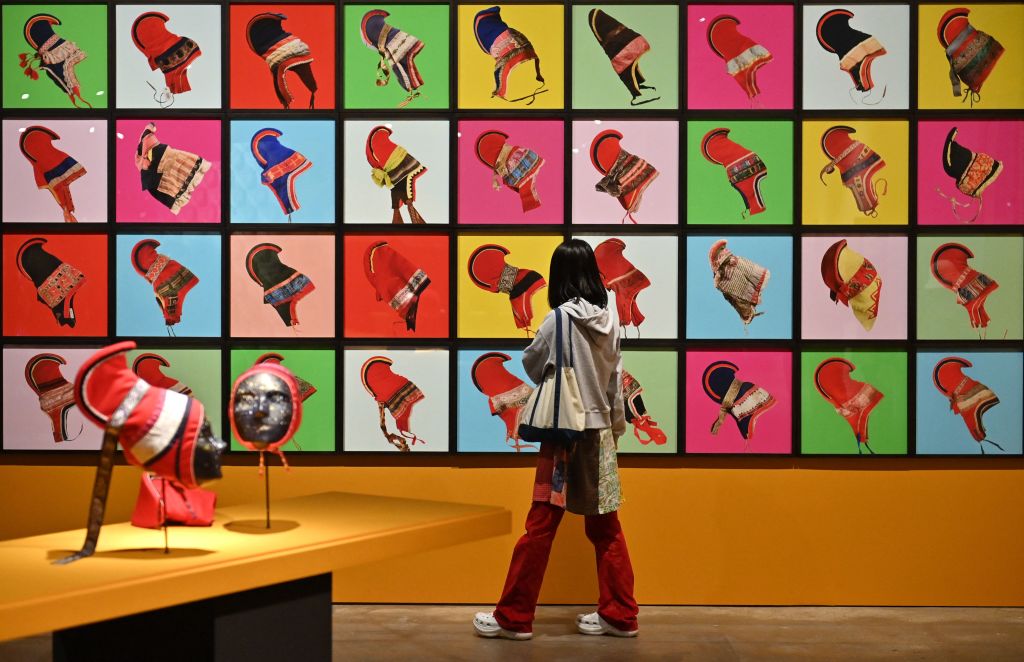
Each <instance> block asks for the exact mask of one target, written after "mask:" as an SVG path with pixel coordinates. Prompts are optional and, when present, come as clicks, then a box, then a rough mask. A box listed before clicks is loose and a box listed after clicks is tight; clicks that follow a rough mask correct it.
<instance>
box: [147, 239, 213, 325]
mask: <svg viewBox="0 0 1024 662" xmlns="http://www.w3.org/2000/svg"><path fill="white" fill-rule="evenodd" d="M159 245H160V242H159V241H157V240H156V239H143V240H142V241H140V242H139V243H137V244H135V246H134V247H132V252H131V261H132V267H134V268H135V271H136V273H138V274H139V275H140V276H142V277H143V278H145V279H146V280H147V281H149V282H150V283H151V284H152V285H153V292H154V293H156V301H157V303H158V304H159V305H160V312H161V313H163V316H164V324H166V325H167V333H168V334H169V335H173V332H172V331H171V327H172V326H173V325H175V324H177V323H178V322H180V321H181V312H182V308H183V307H184V305H185V296H186V295H187V294H188V293H189V291H190V290H191V289H192V288H193V287H195V286H196V285H198V284H199V278H197V277H196V275H195V274H194V273H192V272H191V271H189V270H188V269H186V268H185V267H184V266H182V264H181V263H180V262H178V261H177V260H172V259H171V258H169V257H167V256H166V255H163V254H162V253H157V251H156V247H157V246H159Z"/></svg>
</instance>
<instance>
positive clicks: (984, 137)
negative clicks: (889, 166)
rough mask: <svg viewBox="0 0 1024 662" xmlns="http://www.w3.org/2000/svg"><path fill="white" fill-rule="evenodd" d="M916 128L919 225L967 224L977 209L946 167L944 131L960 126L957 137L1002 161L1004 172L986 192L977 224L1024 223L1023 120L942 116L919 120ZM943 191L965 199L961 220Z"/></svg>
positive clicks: (963, 144)
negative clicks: (943, 167) (932, 120)
mask: <svg viewBox="0 0 1024 662" xmlns="http://www.w3.org/2000/svg"><path fill="white" fill-rule="evenodd" d="M917 126H918V128H917V151H918V158H917V177H918V180H917V181H918V185H917V222H918V223H919V224H920V225H966V224H967V222H968V220H969V219H970V218H971V217H973V216H974V214H975V212H977V209H978V202H979V201H978V200H977V199H976V198H972V197H970V196H967V195H964V194H963V193H960V191H959V190H957V188H956V180H954V179H953V178H952V177H950V176H949V175H947V174H946V171H945V170H943V169H942V158H943V157H942V147H943V145H944V144H945V141H946V134H947V133H949V130H950V129H951V128H953V127H954V126H955V127H957V128H958V129H959V131H958V132H957V136H956V141H957V142H958V143H959V144H960V145H962V146H963V147H966V148H967V149H970V150H971V151H974V152H984V153H986V154H988V155H989V156H991V157H992V158H994V159H995V160H997V161H1002V162H1003V171H1002V173H1000V175H999V177H997V178H996V180H995V181H994V182H992V183H991V184H990V185H989V187H988V188H987V189H985V192H984V199H985V204H984V206H983V208H982V212H981V216H979V217H978V219H977V220H976V221H975V222H974V224H975V225H1009V224H1011V223H1022V222H1024V122H1020V121H995V120H993V121H985V122H977V121H964V120H940V121H935V122H920V123H919V124H918V125H917ZM936 188H938V189H940V190H941V191H942V193H943V194H944V195H947V196H951V197H953V198H955V199H956V200H957V201H959V202H961V203H964V204H967V203H970V205H971V206H970V207H969V208H968V209H963V208H961V209H960V218H961V219H963V220H962V221H957V220H956V217H955V216H953V209H952V205H951V204H950V202H949V200H946V199H945V198H943V197H942V196H940V195H939V194H938V193H937V192H936V191H935V189H936Z"/></svg>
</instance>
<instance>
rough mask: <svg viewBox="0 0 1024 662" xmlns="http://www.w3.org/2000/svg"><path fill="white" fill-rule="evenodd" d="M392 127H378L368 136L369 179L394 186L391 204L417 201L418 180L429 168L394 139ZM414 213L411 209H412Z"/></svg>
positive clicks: (386, 185)
mask: <svg viewBox="0 0 1024 662" xmlns="http://www.w3.org/2000/svg"><path fill="white" fill-rule="evenodd" d="M392 133H393V132H392V130H391V129H389V128H388V127H386V126H375V127H373V128H372V129H371V130H370V133H369V135H367V136H366V161H367V163H369V164H370V168H371V170H370V178H371V179H373V183H374V184H376V185H377V186H379V187H381V188H384V187H387V188H389V189H391V197H392V206H393V207H394V208H395V209H398V208H399V207H401V206H402V205H403V204H408V203H410V202H415V201H416V180H417V179H419V178H420V177H421V176H422V175H423V173H425V172H426V171H427V168H426V166H424V165H423V164H421V163H420V162H419V161H417V160H416V158H415V157H414V156H413V155H412V154H409V152H407V151H406V149H405V148H404V147H402V146H401V145H397V144H395V143H394V142H393V141H392V140H391V134H392ZM410 213H411V212H410Z"/></svg>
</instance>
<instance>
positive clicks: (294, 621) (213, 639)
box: [53, 573, 331, 662]
mask: <svg viewBox="0 0 1024 662" xmlns="http://www.w3.org/2000/svg"><path fill="white" fill-rule="evenodd" d="M142 659H145V660H150V661H154V662H161V661H163V660H167V661H168V662H171V661H173V662H181V661H182V660H189V661H190V662H253V661H254V660H260V662H277V661H280V662H292V661H293V660H303V661H304V662H330V659H331V575H330V573H326V574H322V575H316V576H315V577H307V578H305V579H297V580H295V581H290V582H283V583H281V584H274V585H272V586H265V587H263V588H257V589H253V590H250V591H241V592H239V593H231V594H230V595H224V596H221V597H217V598H210V599H207V600H200V601H198V602H191V603H188V604H184V605H178V606H176V607H168V608H167V609H157V610H155V611H147V612H144V613H141V614H134V615H132V616H125V617H124V618H115V619H112V620H109V621H103V622H101V623H94V624H92V625H83V626H81V627H75V628H69V629H67V630H60V631H57V632H54V633H53V660H54V662H91V661H93V660H104V661H106V662H122V661H123V662H129V661H131V662H135V661H136V660H142Z"/></svg>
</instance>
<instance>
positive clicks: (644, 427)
mask: <svg viewBox="0 0 1024 662" xmlns="http://www.w3.org/2000/svg"><path fill="white" fill-rule="evenodd" d="M643 392H644V389H643V387H642V386H640V382H639V381H637V378H636V377H634V376H633V375H632V374H631V373H630V372H628V371H626V370H623V371H622V400H623V402H624V403H625V405H626V422H627V423H629V424H630V425H632V426H633V436H635V437H636V438H637V441H639V442H640V443H641V444H649V443H651V442H652V441H653V442H654V444H655V445H657V446H661V445H663V444H664V443H666V442H667V441H668V437H667V436H666V435H665V432H664V431H663V430H660V429H658V422H657V421H655V420H654V419H653V418H651V415H650V414H648V413H647V407H646V406H644V399H643V397H642V396H643ZM642 435H646V438H644V436H642Z"/></svg>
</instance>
